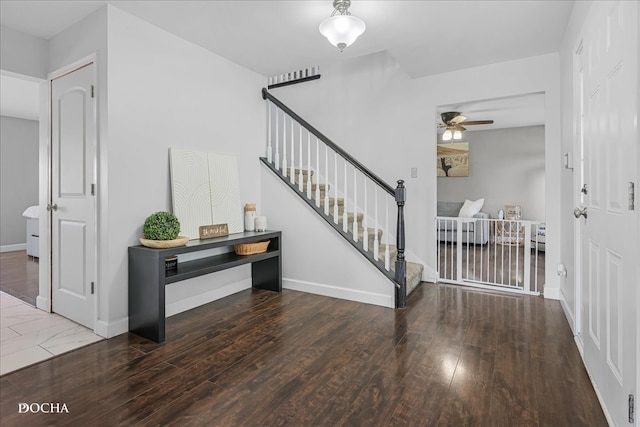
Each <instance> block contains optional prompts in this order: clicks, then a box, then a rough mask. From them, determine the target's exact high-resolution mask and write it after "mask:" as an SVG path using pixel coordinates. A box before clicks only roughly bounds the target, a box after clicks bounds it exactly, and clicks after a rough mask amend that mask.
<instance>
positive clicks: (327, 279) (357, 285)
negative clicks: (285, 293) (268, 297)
mask: <svg viewBox="0 0 640 427" xmlns="http://www.w3.org/2000/svg"><path fill="white" fill-rule="evenodd" d="M261 185H262V189H261V190H262V195H263V196H262V205H263V206H262V207H258V208H259V209H258V210H259V212H260V214H261V215H265V216H267V221H268V226H269V228H270V229H277V230H281V231H282V241H281V251H282V277H283V278H282V284H283V287H284V288H286V289H293V290H299V291H303V292H309V293H313V294H318V295H325V296H329V297H333V298H340V299H346V300H351V301H357V302H364V303H368V304H374V305H379V306H383V307H390V308H394V307H395V300H394V295H395V291H394V289H395V283H394V282H393V281H392V280H390V278H389V277H388V276H387V275H385V274H380V271H379V270H378V269H377V268H376V267H375V266H374V265H373V264H372V263H371V262H370V260H368V259H367V258H366V257H365V256H363V254H362V253H360V252H359V251H358V250H357V249H356V248H355V247H353V246H352V244H351V243H350V242H348V241H347V240H345V238H344V237H343V236H341V235H339V234H338V233H336V231H335V230H332V229H331V225H330V224H327V221H326V220H325V219H324V218H323V217H322V216H320V215H318V213H317V212H314V209H312V208H311V207H310V206H309V205H308V204H307V203H306V202H305V201H304V200H302V198H300V197H299V196H298V195H296V194H295V193H292V191H291V188H289V186H288V185H287V184H286V183H285V182H283V181H282V179H281V178H280V177H279V176H277V175H276V174H275V173H274V172H273V171H272V170H270V169H269V167H268V166H267V165H265V164H264V163H263V167H262V170H261ZM389 274H391V273H389Z"/></svg>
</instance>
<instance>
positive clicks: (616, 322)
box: [576, 1, 640, 426]
mask: <svg viewBox="0 0 640 427" xmlns="http://www.w3.org/2000/svg"><path fill="white" fill-rule="evenodd" d="M637 7H638V3H637V2H630V1H616V2H597V3H596V2H594V3H593V5H592V7H591V10H590V14H589V17H588V18H587V21H586V23H585V27H584V29H583V30H584V31H583V32H584V39H583V45H582V51H581V56H582V61H581V62H582V72H581V74H582V76H581V78H582V79H583V80H582V97H581V98H582V101H581V102H582V114H583V123H582V138H583V144H582V145H583V148H582V153H581V154H582V160H583V161H582V162H581V164H582V167H583V171H582V172H583V174H582V176H583V178H582V180H583V181H582V182H581V184H585V185H586V187H585V190H584V193H585V194H583V198H582V202H583V204H582V206H579V209H584V208H586V215H587V217H586V218H585V217H580V218H579V219H578V221H580V226H579V230H580V259H579V264H580V266H581V287H580V294H581V296H580V302H581V307H580V310H581V312H580V319H581V320H580V325H579V328H580V329H579V331H580V340H581V341H582V343H583V345H584V359H585V364H586V366H587V369H588V370H589V373H590V374H591V376H592V379H593V382H594V384H595V386H596V388H597V389H598V392H599V394H600V397H601V399H602V400H603V402H604V404H605V409H606V411H607V412H608V414H609V416H610V417H611V421H612V422H613V423H614V424H615V425H619V426H622V425H628V423H629V408H628V402H629V395H630V394H633V395H636V396H637V384H636V381H637V376H636V374H637V369H638V367H637V366H636V363H637V359H636V339H637V328H638V327H639V326H638V317H637V315H636V309H637V307H636V306H635V305H636V301H637V300H636V292H639V291H638V289H637V283H638V282H637V278H636V276H635V269H636V265H637V263H638V262H639V260H640V249H639V242H638V239H637V236H638V210H637V209H638V207H637V206H636V207H635V210H632V208H631V207H630V202H629V186H630V183H634V185H635V186H636V187H637V185H638V164H637V159H638V130H637V122H636V120H637V111H638V109H637V108H638V105H637V96H638V64H637V60H638V13H637ZM578 78H580V77H578ZM578 127H580V126H578ZM578 133H580V132H578ZM636 199H637V198H636ZM579 213H580V212H576V215H577V214H579Z"/></svg>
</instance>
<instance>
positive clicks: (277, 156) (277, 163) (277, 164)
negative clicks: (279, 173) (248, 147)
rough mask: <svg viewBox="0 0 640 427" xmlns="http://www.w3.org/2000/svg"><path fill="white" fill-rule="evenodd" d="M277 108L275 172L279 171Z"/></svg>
mask: <svg viewBox="0 0 640 427" xmlns="http://www.w3.org/2000/svg"><path fill="white" fill-rule="evenodd" d="M279 137H280V135H279V134H278V108H277V107H276V170H278V169H280V152H279V151H278V139H279Z"/></svg>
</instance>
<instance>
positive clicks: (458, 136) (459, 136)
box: [453, 130, 462, 139]
mask: <svg viewBox="0 0 640 427" xmlns="http://www.w3.org/2000/svg"><path fill="white" fill-rule="evenodd" d="M453 139H462V132H460V131H459V130H456V131H454V132H453Z"/></svg>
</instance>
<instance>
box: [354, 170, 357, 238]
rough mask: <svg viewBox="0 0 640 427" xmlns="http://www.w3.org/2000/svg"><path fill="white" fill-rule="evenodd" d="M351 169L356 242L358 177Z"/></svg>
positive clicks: (355, 236)
mask: <svg viewBox="0 0 640 427" xmlns="http://www.w3.org/2000/svg"><path fill="white" fill-rule="evenodd" d="M356 171H357V169H356V168H355V167H354V168H353V241H354V242H357V241H358V175H357V173H356Z"/></svg>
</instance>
